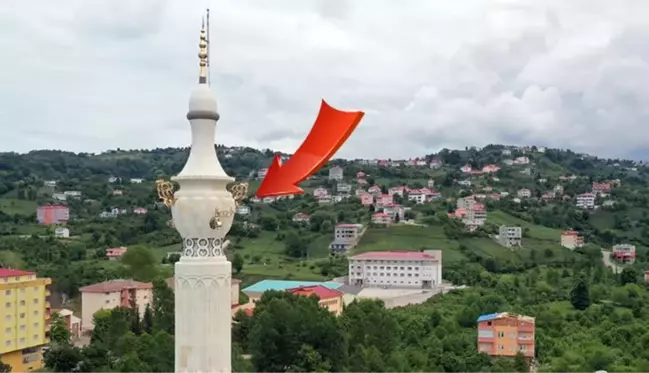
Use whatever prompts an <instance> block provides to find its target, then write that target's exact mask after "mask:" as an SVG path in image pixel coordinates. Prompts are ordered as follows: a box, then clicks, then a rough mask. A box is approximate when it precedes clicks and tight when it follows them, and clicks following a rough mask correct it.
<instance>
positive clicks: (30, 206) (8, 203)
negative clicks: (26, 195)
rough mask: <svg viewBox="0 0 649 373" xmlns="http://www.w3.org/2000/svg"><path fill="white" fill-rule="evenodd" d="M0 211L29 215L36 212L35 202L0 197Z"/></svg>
mask: <svg viewBox="0 0 649 373" xmlns="http://www.w3.org/2000/svg"><path fill="white" fill-rule="evenodd" d="M0 211H2V212H4V213H5V214H18V215H31V214H35V213H36V202H35V201H25V200H21V199H11V198H0Z"/></svg>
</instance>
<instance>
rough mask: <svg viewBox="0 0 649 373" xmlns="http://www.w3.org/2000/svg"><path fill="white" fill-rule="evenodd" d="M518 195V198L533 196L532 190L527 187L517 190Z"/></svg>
mask: <svg viewBox="0 0 649 373" xmlns="http://www.w3.org/2000/svg"><path fill="white" fill-rule="evenodd" d="M516 195H517V196H518V198H530V197H532V191H531V190H529V189H527V188H523V189H519V190H518V192H516Z"/></svg>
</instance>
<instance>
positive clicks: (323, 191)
mask: <svg viewBox="0 0 649 373" xmlns="http://www.w3.org/2000/svg"><path fill="white" fill-rule="evenodd" d="M328 194H329V192H328V191H327V189H325V188H315V189H314V190H313V196H314V197H316V198H318V197H322V196H326V195H328Z"/></svg>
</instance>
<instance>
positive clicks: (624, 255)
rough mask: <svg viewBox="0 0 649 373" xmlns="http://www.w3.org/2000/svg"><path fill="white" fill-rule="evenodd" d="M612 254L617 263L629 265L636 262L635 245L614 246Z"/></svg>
mask: <svg viewBox="0 0 649 373" xmlns="http://www.w3.org/2000/svg"><path fill="white" fill-rule="evenodd" d="M612 252H613V256H614V257H615V260H617V261H620V262H622V263H629V264H630V263H633V262H635V245H631V244H628V243H622V244H617V245H614V246H613V249H612Z"/></svg>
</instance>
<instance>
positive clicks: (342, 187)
mask: <svg viewBox="0 0 649 373" xmlns="http://www.w3.org/2000/svg"><path fill="white" fill-rule="evenodd" d="M336 191H337V192H338V193H351V191H352V186H351V184H347V183H338V184H337V185H336Z"/></svg>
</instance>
